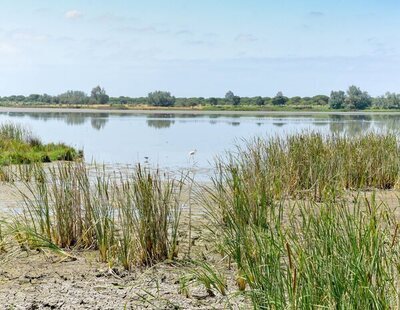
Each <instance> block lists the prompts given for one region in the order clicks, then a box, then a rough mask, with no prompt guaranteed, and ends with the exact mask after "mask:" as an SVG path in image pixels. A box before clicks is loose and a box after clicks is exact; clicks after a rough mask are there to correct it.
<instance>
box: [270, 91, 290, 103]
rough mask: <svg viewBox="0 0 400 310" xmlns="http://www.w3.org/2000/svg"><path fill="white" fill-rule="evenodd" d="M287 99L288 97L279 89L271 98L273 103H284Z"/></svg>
mask: <svg viewBox="0 0 400 310" xmlns="http://www.w3.org/2000/svg"><path fill="white" fill-rule="evenodd" d="M288 100H289V98H288V97H285V96H284V95H283V93H282V92H281V91H280V92H278V93H277V94H276V96H275V97H274V98H272V104H273V105H284V104H286V102H287V101H288Z"/></svg>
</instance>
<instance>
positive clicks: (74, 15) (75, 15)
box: [64, 10, 83, 20]
mask: <svg viewBox="0 0 400 310" xmlns="http://www.w3.org/2000/svg"><path fill="white" fill-rule="evenodd" d="M64 16H65V18H66V19H71V20H72V19H79V18H81V17H82V16H83V14H82V12H80V11H78V10H70V11H67V12H65V15H64Z"/></svg>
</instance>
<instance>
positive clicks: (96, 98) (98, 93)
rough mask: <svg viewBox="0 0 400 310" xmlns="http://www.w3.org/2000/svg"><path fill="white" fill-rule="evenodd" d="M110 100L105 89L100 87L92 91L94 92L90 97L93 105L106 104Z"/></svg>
mask: <svg viewBox="0 0 400 310" xmlns="http://www.w3.org/2000/svg"><path fill="white" fill-rule="evenodd" d="M109 100H110V97H109V96H108V95H107V93H106V91H105V89H104V88H101V87H100V86H96V87H94V88H93V89H92V92H91V95H90V101H91V103H95V104H106V103H107V102H108V101H109Z"/></svg>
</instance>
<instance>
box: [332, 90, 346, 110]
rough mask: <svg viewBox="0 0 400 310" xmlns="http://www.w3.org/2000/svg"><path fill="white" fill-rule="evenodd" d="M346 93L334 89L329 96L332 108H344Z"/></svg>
mask: <svg viewBox="0 0 400 310" xmlns="http://www.w3.org/2000/svg"><path fill="white" fill-rule="evenodd" d="M345 100H346V94H345V93H344V91H341V90H339V91H332V92H331V96H330V97H329V106H330V107H331V108H332V109H343V108H344V105H345Z"/></svg>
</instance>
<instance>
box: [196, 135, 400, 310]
mask: <svg viewBox="0 0 400 310" xmlns="http://www.w3.org/2000/svg"><path fill="white" fill-rule="evenodd" d="M398 152H399V149H398V142H397V139H396V137H395V136H394V135H391V134H376V133H371V134H365V135H363V136H358V137H354V138H350V137H347V136H322V135H320V134H317V133H304V134H298V135H294V136H289V137H287V138H274V139H272V140H269V141H265V140H261V139H257V140H255V141H252V142H250V143H248V144H247V145H246V146H245V147H242V148H240V149H238V151H237V152H235V153H230V154H228V158H227V159H226V158H222V159H220V160H219V161H217V172H216V174H215V176H214V177H213V178H212V184H211V185H209V186H207V187H206V194H204V196H203V197H202V200H203V203H204V205H205V206H206V208H207V210H208V215H209V218H210V223H211V224H210V226H209V228H210V229H211V231H212V232H213V235H214V236H216V239H215V242H216V243H217V245H218V248H219V249H221V251H222V254H223V255H227V256H228V257H229V259H230V260H231V261H232V262H233V263H234V266H235V270H236V272H237V274H238V278H239V279H240V283H238V286H239V289H240V290H244V289H245V291H244V294H246V295H247V296H249V298H250V300H251V302H252V304H253V306H254V309H315V308H329V309H331V308H336V309H394V308H398V307H399V300H400V299H399V298H400V286H399V280H400V278H399V270H400V263H399V259H398V257H399V254H400V252H399V251H400V246H399V243H398V236H397V234H398V218H396V210H394V208H393V207H389V206H387V205H386V204H384V203H382V202H379V201H377V200H376V199H375V195H374V194H372V197H369V198H366V196H365V194H355V197H353V199H350V200H349V199H345V197H343V196H342V192H343V191H345V190H347V191H350V190H353V193H354V192H356V191H359V190H366V189H388V188H393V187H396V185H397V182H398V169H399V157H398V155H399V154H398ZM298 197H301V198H302V199H297V200H296V199H293V198H298ZM306 198H307V199H306ZM308 198H310V199H308ZM339 198H340V199H339Z"/></svg>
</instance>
